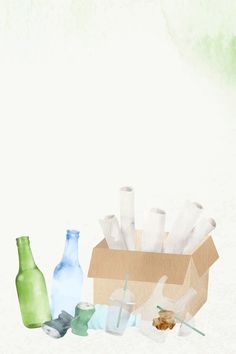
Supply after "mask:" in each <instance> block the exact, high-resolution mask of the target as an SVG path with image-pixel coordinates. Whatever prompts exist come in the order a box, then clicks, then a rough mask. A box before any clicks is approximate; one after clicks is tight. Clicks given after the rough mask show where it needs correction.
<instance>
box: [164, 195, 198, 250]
mask: <svg viewBox="0 0 236 354" xmlns="http://www.w3.org/2000/svg"><path fill="white" fill-rule="evenodd" d="M202 210H203V207H202V206H201V205H200V204H198V203H195V202H194V203H192V202H189V201H187V202H186V203H185V205H184V208H183V209H182V210H181V212H180V213H179V215H178V217H177V219H176V221H175V223H174V224H173V226H172V229H171V231H170V233H169V235H168V237H167V239H166V241H165V242H164V251H165V252H166V253H182V252H183V250H184V248H185V246H186V244H187V242H188V236H189V234H190V232H191V230H192V229H193V227H194V226H195V224H196V222H197V220H198V218H199V216H200V214H201V212H202Z"/></svg>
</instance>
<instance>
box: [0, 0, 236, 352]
mask: <svg viewBox="0 0 236 354" xmlns="http://www.w3.org/2000/svg"><path fill="white" fill-rule="evenodd" d="M181 3H182V4H183V3H184V4H185V5H186V8H183V7H182V6H181ZM188 3H190V1H189V2H188V1H185V2H181V1H176V2H175V5H173V7H172V8H171V7H170V2H167V1H161V2H159V1H157V0H155V1H154V0H135V1H134V0H123V1H122V0H121V1H119V2H118V1H115V0H109V1H108V0H107V1H106V0H101V1H99V2H98V1H95V0H87V1H85V0H84V1H82V0H81V1H78V0H73V1H69V0H67V1H66V0H64V1H62V0H57V1H56V0H47V1H46V0H39V1H36V0H35V1H30V0H27V1H26V0H22V1H20V2H19V1H16V0H15V1H11V0H8V1H7V0H0V154H1V159H0V161H1V162H0V163H1V165H0V166H1V175H0V178H1V183H0V208H1V214H0V215H1V234H2V237H1V240H2V241H1V242H2V247H0V289H1V291H0V314H1V322H0V331H1V341H0V353H1V354H21V353H23V354H29V353H34V354H39V353H43V354H45V353H50V354H54V353H59V352H60V353H63V354H64V353H65V354H67V353H70V354H73V353H78V352H80V353H98V354H100V353H101V354H104V353H119V354H120V353H122V354H123V353H133V352H135V353H149V354H150V353H156V352H158V351H160V350H163V351H164V352H165V353H174V352H175V353H183V352H190V353H193V354H200V353H207V354H217V353H221V354H222V353H227V354H234V352H235V350H234V348H235V346H236V342H235V341H236V340H235V336H234V331H235V330H234V328H235V324H236V320H235V318H236V316H235V315H236V314H235V309H234V303H235V298H236V281H235V270H236V269H235V250H236V237H235V230H236V189H235V185H236V170H235V157H236V139H235V137H236V120H235V108H236V107H235V86H234V80H233V79H234V73H232V76H231V75H229V73H230V72H231V70H233V69H232V68H233V67H234V63H235V62H234V61H232V65H231V64H230V67H229V68H228V69H227V70H226V74H225V72H224V71H223V72H222V66H220V67H219V64H218V60H221V59H219V58H218V52H217V51H216V54H217V56H214V55H213V56H212V57H210V63H211V60H213V61H214V62H216V67H215V68H214V69H213V70H212V71H211V70H210V71H208V63H209V60H208V59H209V58H208V57H206V56H205V54H204V58H203V59H204V60H203V61H204V63H203V61H201V60H199V57H198V51H199V47H198V46H195V45H193V43H195V39H196V38H199V37H201V36H202V33H203V32H202V31H201V30H200V29H201V28H202V24H204V26H205V28H207V31H208V28H212V31H213V32H212V33H213V34H214V35H216V36H217V35H218V34H217V33H218V32H217V30H216V29H215V27H214V26H213V27H208V24H207V23H208V15H209V13H208V15H207V16H206V17H205V19H204V16H203V17H202V12H201V10H202V7H200V4H201V6H205V5H203V3H206V2H203V1H199V2H197V1H194V2H193V3H194V6H193V8H192V10H191V9H189V5H188ZM215 3H216V4H217V5H216V6H223V5H222V4H223V3H224V4H225V5H224V9H225V12H223V15H224V16H225V17H226V18H227V11H230V21H229V23H231V24H233V23H234V21H233V19H234V17H233V11H232V13H231V10H233V6H234V2H232V1H229V2H228V4H227V1H224V2H223V1H221V2H220V1H216V2H215ZM209 4H210V2H209ZM209 6H210V5H209ZM177 9H181V11H179V10H178V11H177ZM190 10H191V11H193V12H192V15H191V18H190V19H191V21H190V19H189V18H188V14H189V11H190ZM199 12H200V14H199ZM210 12H211V11H210ZM215 13H216V15H217V14H218V12H217V10H215ZM221 13H222V11H221ZM195 14H196V17H195ZM198 15H199V16H198ZM217 16H218V15H217ZM217 16H216V17H217ZM212 18H213V14H212ZM216 22H217V26H218V23H220V20H219V16H218V17H217V21H216ZM226 22H227V21H226ZM179 23H182V27H181V28H180V32H178V31H177V30H176V26H177V27H178V26H179ZM188 23H192V24H193V25H194V29H193V32H192V33H194V35H193V37H191V38H190V40H188V38H187V42H188V43H187V44H189V43H190V42H191V41H193V42H191V43H192V44H191V45H190V47H189V46H188V45H186V37H185V36H186V26H187V28H188ZM220 28H222V31H223V28H224V26H223V25H221V24H220ZM198 30H199V31H200V34H199V32H198ZM224 31H225V32H224ZM224 31H223V33H226V32H227V31H228V30H227V31H226V29H225V28H224ZM229 32H230V30H229ZM219 33H220V31H219ZM227 33H228V32H227ZM213 34H212V35H213ZM228 40H230V38H228ZM204 46H205V44H204ZM200 47H201V46H200ZM213 47H214V46H213ZM190 48H193V51H192V49H191V50H190ZM200 49H201V48H200ZM217 50H218V49H217ZM227 50H228V49H226V53H225V55H226V57H228V54H227ZM200 51H201V50H200ZM196 52H197V55H196ZM219 52H220V53H221V49H220V48H219ZM219 57H220V58H222V56H221V55H219ZM233 58H234V56H233ZM205 59H207V60H206V61H205ZM210 66H212V65H210ZM203 67H204V69H202V68H203ZM229 78H230V79H229ZM231 78H232V80H231ZM127 184H130V185H132V186H133V187H134V188H135V190H136V221H137V227H140V228H141V227H142V222H143V216H144V213H145V211H147V210H148V208H150V207H152V206H158V207H160V208H163V209H165V210H166V211H167V213H168V220H167V228H168V227H169V225H171V223H172V221H173V219H174V217H175V215H176V213H177V211H178V210H179V209H180V208H181V206H182V204H183V203H184V201H185V200H186V199H191V200H197V201H199V202H201V203H202V204H203V205H204V206H205V208H206V212H207V213H208V214H209V215H212V216H213V217H214V218H215V219H216V221H217V230H216V232H215V236H214V239H215V243H216V246H217V248H218V251H219V253H220V260H219V261H218V262H217V263H216V264H215V265H214V266H213V267H212V269H211V272H210V286H209V300H208V302H207V304H206V305H205V306H204V307H203V308H202V310H201V311H200V312H199V313H198V315H197V316H196V325H197V326H198V327H199V329H201V330H202V331H203V332H205V333H206V334H207V336H206V337H205V338H201V337H199V336H198V335H197V334H196V335H194V334H193V335H192V336H190V337H188V338H186V339H183V338H178V337H176V335H170V336H169V337H168V340H167V342H166V343H164V344H162V345H161V344H160V345H158V344H155V343H154V342H151V341H150V340H148V339H147V338H145V337H143V336H142V335H141V334H139V333H136V332H134V331H133V330H132V329H130V330H129V331H127V332H126V333H125V335H124V336H123V337H122V338H117V337H113V336H110V335H108V334H106V333H103V332H94V333H92V334H91V335H90V336H89V337H87V338H78V337H76V336H74V335H72V334H71V333H68V335H67V336H66V337H65V338H64V339H62V340H60V341H54V340H52V339H51V338H49V337H47V336H46V335H44V333H43V332H42V331H41V330H40V329H38V330H28V329H26V328H24V327H23V325H22V324H21V318H20V313H19V308H18V303H17V298H16V291H15V285H14V278H15V275H16V273H17V270H18V259H17V250H16V245H15V238H16V237H17V236H19V235H23V234H28V235H29V236H30V238H31V245H32V250H33V253H34V256H35V260H36V262H37V264H38V266H39V267H40V269H41V270H42V271H43V273H44V275H45V277H46V280H47V283H48V288H49V289H50V281H51V275H52V271H53V269H54V266H55V265H56V264H57V262H58V261H59V259H60V257H61V255H62V252H63V247H64V238H65V231H66V229H67V228H78V229H80V230H81V239H80V260H81V264H82V266H83V269H84V272H85V273H86V272H87V269H88V265H89V259H90V255H91V251H92V247H93V246H94V245H95V244H96V243H97V242H98V241H99V240H100V239H101V237H102V235H101V231H100V228H99V225H98V221H97V220H98V219H99V218H100V217H101V216H103V215H105V214H108V213H118V207H119V200H118V197H119V195H118V190H119V187H120V186H122V185H127ZM83 297H84V300H87V301H92V281H91V279H88V280H86V281H85V284H84V295H83Z"/></svg>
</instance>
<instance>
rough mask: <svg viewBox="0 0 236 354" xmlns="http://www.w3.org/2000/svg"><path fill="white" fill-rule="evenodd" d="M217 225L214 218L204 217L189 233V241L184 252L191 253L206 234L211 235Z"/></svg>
mask: <svg viewBox="0 0 236 354" xmlns="http://www.w3.org/2000/svg"><path fill="white" fill-rule="evenodd" d="M215 227H216V222H215V220H214V219H212V218H208V219H207V218H202V219H201V220H200V221H199V222H198V223H197V225H196V226H195V227H194V228H193V230H192V231H191V233H190V235H189V239H188V243H187V245H186V247H185V248H184V251H183V253H184V254H188V253H191V252H192V251H193V250H194V248H195V247H196V246H198V245H199V244H200V243H201V242H202V241H203V240H204V238H205V237H206V236H208V235H209V233H210V232H211V231H213V230H214V229H215Z"/></svg>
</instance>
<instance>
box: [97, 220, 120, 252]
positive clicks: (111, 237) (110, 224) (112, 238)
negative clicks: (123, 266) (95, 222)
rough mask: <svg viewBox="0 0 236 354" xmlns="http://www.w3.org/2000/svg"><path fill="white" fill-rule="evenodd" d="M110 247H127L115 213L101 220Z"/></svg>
mask: <svg viewBox="0 0 236 354" xmlns="http://www.w3.org/2000/svg"><path fill="white" fill-rule="evenodd" d="M99 222H100V225H101V227H102V230H103V234H104V236H105V238H106V241H107V244H108V247H109V248H112V249H126V246H125V242H124V239H123V236H122V233H121V230H120V227H119V224H118V220H117V218H116V217H115V215H107V216H105V218H104V219H102V220H99Z"/></svg>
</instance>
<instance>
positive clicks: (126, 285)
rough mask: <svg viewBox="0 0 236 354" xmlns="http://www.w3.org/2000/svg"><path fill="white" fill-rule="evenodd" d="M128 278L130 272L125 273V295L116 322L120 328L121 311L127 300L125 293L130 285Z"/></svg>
mask: <svg viewBox="0 0 236 354" xmlns="http://www.w3.org/2000/svg"><path fill="white" fill-rule="evenodd" d="M128 278H129V273H125V284H124V287H123V296H122V301H121V304H120V310H119V315H118V319H117V324H116V327H117V328H119V326H120V319H121V312H122V308H123V304H124V302H125V293H126V290H127V287H128Z"/></svg>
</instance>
